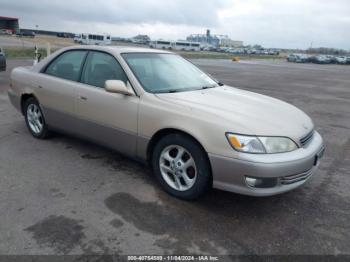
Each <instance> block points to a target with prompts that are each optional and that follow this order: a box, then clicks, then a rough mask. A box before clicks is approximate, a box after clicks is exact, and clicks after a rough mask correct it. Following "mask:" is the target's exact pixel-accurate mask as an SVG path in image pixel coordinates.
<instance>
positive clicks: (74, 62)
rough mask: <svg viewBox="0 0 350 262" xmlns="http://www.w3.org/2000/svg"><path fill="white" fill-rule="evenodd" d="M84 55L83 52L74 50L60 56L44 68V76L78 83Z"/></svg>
mask: <svg viewBox="0 0 350 262" xmlns="http://www.w3.org/2000/svg"><path fill="white" fill-rule="evenodd" d="M86 53H87V52H86V51H83V50H76V51H68V52H65V53H63V54H61V55H60V56H59V57H57V58H56V59H55V60H54V61H53V62H51V64H50V65H49V66H48V67H47V68H46V70H45V74H48V75H52V76H56V77H59V78H63V79H67V80H72V81H78V80H79V77H80V72H81V67H82V64H83V61H84V58H85V55H86Z"/></svg>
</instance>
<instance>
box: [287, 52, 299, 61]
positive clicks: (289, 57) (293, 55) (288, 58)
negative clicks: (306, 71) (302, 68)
mask: <svg viewBox="0 0 350 262" xmlns="http://www.w3.org/2000/svg"><path fill="white" fill-rule="evenodd" d="M296 59H297V55H296V54H290V55H288V56H287V61H288V62H295V61H296Z"/></svg>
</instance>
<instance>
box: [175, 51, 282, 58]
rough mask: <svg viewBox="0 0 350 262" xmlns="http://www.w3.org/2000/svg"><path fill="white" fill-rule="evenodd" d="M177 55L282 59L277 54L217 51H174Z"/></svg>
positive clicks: (186, 56)
mask: <svg viewBox="0 0 350 262" xmlns="http://www.w3.org/2000/svg"><path fill="white" fill-rule="evenodd" d="M176 53H178V54H179V55H181V56H183V57H185V58H189V59H199V58H201V59H230V60H231V59H232V58H233V57H239V58H240V59H241V60H249V59H282V58H283V57H282V56H278V55H245V54H239V55H238V54H237V55H236V54H229V53H219V52H202V51H201V52H186V51H181V52H176Z"/></svg>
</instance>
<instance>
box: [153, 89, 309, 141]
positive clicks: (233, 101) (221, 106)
mask: <svg viewBox="0 0 350 262" xmlns="http://www.w3.org/2000/svg"><path fill="white" fill-rule="evenodd" d="M157 96H158V97H159V98H160V99H162V100H165V101H168V102H169V103H175V104H177V105H180V106H182V107H183V106H185V107H189V108H190V109H191V113H193V114H197V115H198V116H200V117H207V118H209V117H211V119H216V121H217V123H218V124H219V123H220V124H222V123H223V121H225V123H227V125H228V126H227V128H228V130H227V131H228V132H236V133H244V134H250V135H264V136H287V137H290V138H292V139H294V140H296V141H298V140H299V139H300V138H301V137H303V136H305V135H306V134H307V133H309V132H310V131H311V130H312V129H313V128H314V126H313V123H312V120H311V119H310V118H309V117H308V116H307V115H306V114H305V113H304V112H302V111H301V110H299V109H298V108H296V107H295V106H293V105H290V104H288V103H286V102H283V101H281V100H278V99H275V98H272V97H269V96H265V95H260V94H257V93H253V92H249V91H244V90H241V89H238V88H234V87H229V86H222V87H217V88H211V89H206V90H199V91H198V90H197V91H189V92H179V93H166V94H157Z"/></svg>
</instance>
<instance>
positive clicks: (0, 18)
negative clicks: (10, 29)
mask: <svg viewBox="0 0 350 262" xmlns="http://www.w3.org/2000/svg"><path fill="white" fill-rule="evenodd" d="M0 20H8V21H18V18H15V17H7V16H0Z"/></svg>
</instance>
